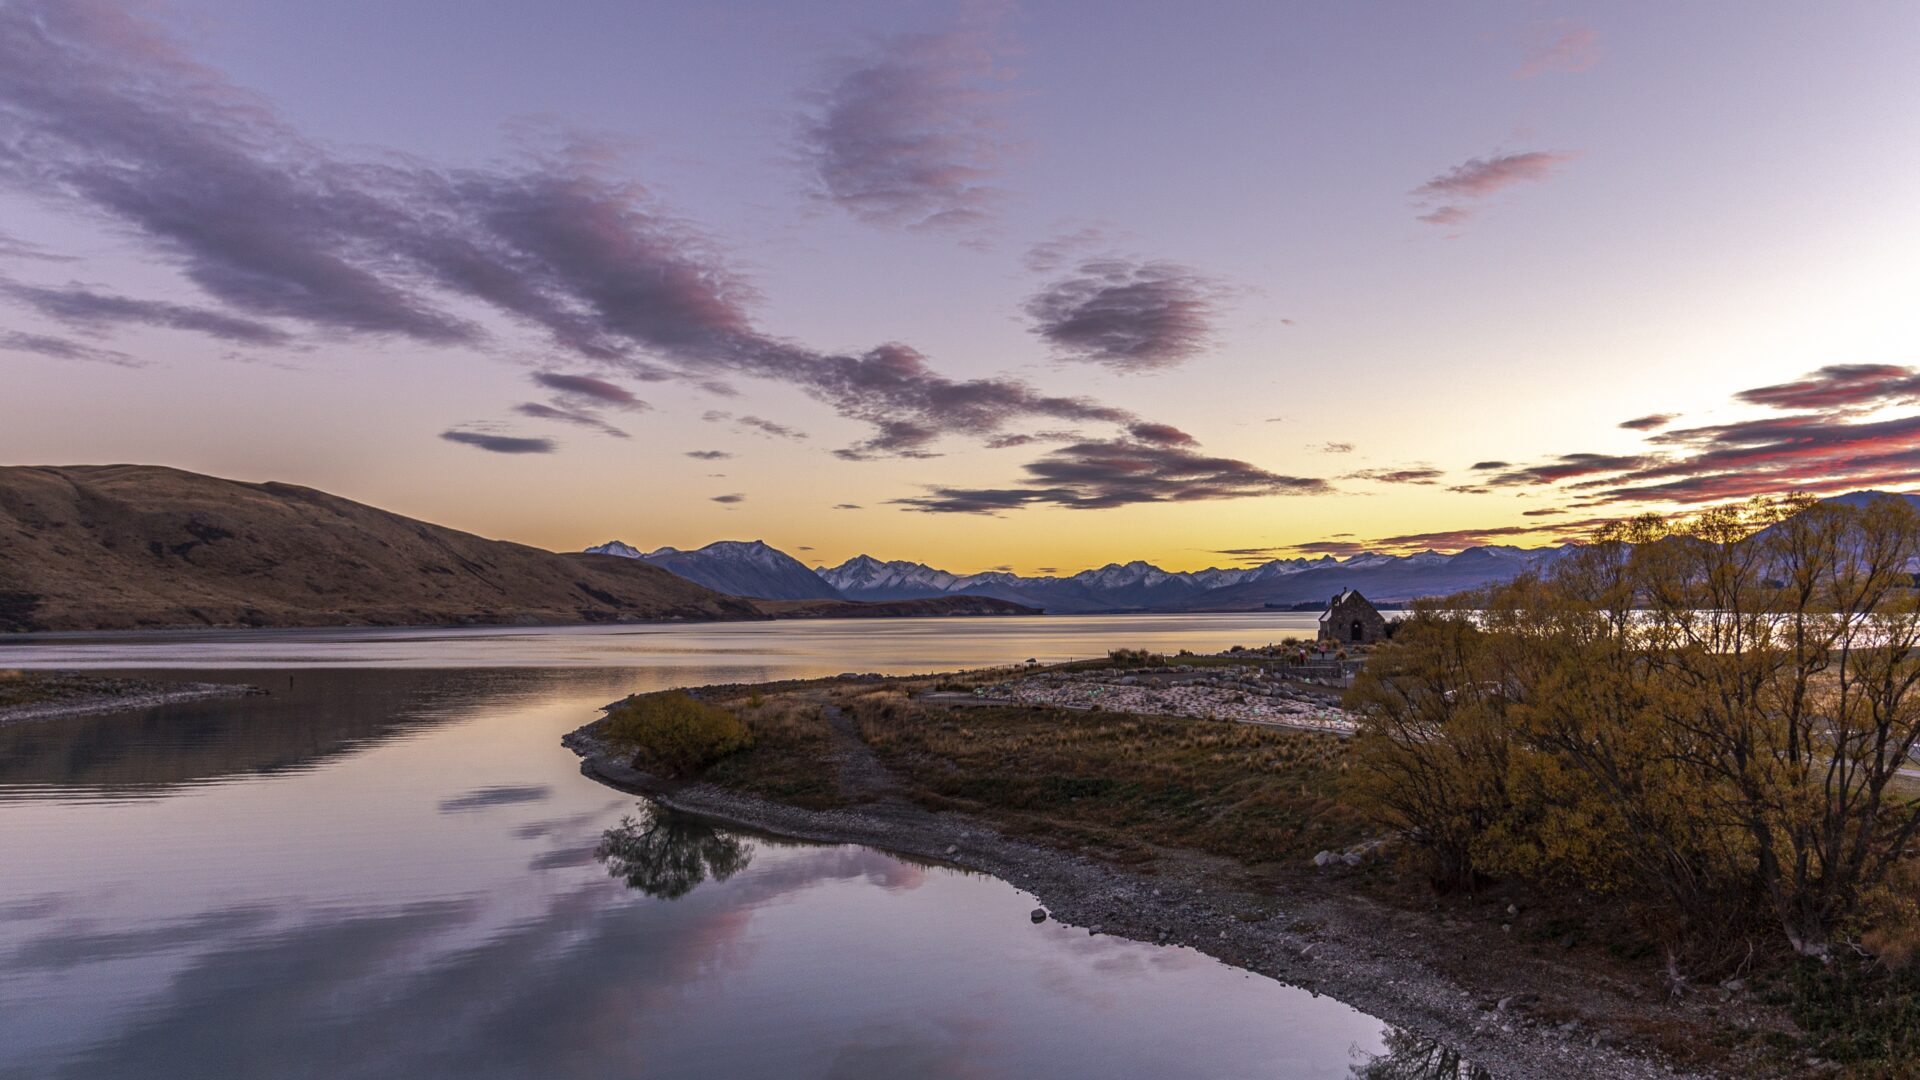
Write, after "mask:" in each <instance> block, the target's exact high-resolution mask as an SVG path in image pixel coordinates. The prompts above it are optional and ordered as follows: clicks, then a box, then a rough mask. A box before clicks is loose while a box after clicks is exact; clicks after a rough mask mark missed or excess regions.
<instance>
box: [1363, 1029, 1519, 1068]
mask: <svg viewBox="0 0 1920 1080" xmlns="http://www.w3.org/2000/svg"><path fill="white" fill-rule="evenodd" d="M1383 1041H1384V1042H1385V1043H1386V1049H1385V1050H1384V1051H1382V1052H1381V1053H1378V1054H1367V1053H1362V1055H1361V1056H1363V1057H1365V1058H1366V1059H1367V1060H1365V1061H1363V1062H1360V1063H1359V1064H1356V1065H1355V1066H1353V1076H1354V1080H1493V1074H1492V1073H1491V1072H1488V1071H1487V1070H1486V1069H1485V1068H1484V1067H1482V1066H1479V1065H1475V1064H1474V1063H1473V1062H1471V1061H1467V1060H1466V1059H1464V1058H1462V1057H1461V1056H1460V1052H1459V1051H1458V1050H1454V1049H1452V1048H1451V1047H1448V1046H1444V1045H1442V1044H1441V1043H1440V1042H1439V1041H1437V1040H1435V1039H1427V1038H1422V1037H1421V1036H1419V1035H1416V1034H1414V1033H1413V1032H1410V1031H1401V1030H1399V1029H1397V1028H1396V1029H1394V1030H1392V1031H1389V1032H1387V1033H1386V1035H1385V1036H1384V1037H1383Z"/></svg>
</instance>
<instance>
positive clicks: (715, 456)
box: [686, 450, 733, 461]
mask: <svg viewBox="0 0 1920 1080" xmlns="http://www.w3.org/2000/svg"><path fill="white" fill-rule="evenodd" d="M686 456H688V457H690V458H695V459H697V460H700V461H725V460H726V459H727V458H730V457H732V456H733V455H732V454H729V453H727V452H726V451H725V450H689V451H687V455H686Z"/></svg>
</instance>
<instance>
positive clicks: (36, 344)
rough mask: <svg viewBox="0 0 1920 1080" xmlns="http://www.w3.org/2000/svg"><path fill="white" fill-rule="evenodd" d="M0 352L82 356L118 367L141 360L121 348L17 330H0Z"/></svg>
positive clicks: (67, 357)
mask: <svg viewBox="0 0 1920 1080" xmlns="http://www.w3.org/2000/svg"><path fill="white" fill-rule="evenodd" d="M0 352H14V353H31V354H33V355H35V356H43V357H46V358H47V359H49V360H86V361H89V362H91V363H96V364H114V365H116V366H119V367H144V366H145V364H143V363H142V362H141V361H139V360H136V359H134V358H133V357H131V356H129V355H127V354H126V353H123V352H116V351H115V350H113V349H102V348H98V347H95V346H93V345H84V344H82V343H80V342H78V341H72V340H70V339H67V338H63V337H53V336H51V335H48V334H30V333H27V332H25V331H21V330H0Z"/></svg>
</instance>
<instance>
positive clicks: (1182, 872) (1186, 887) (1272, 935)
mask: <svg viewBox="0 0 1920 1080" xmlns="http://www.w3.org/2000/svg"><path fill="white" fill-rule="evenodd" d="M596 722H597V721H596ZM592 726H593V725H592V723H589V724H587V725H584V726H582V727H581V728H579V729H576V730H574V731H572V732H570V733H568V734H567V735H566V736H564V737H563V738H562V739H561V743H562V745H564V746H566V747H567V748H568V749H569V750H572V751H573V752H574V753H575V754H577V755H579V757H580V758H581V764H580V771H581V772H582V773H583V774H584V775H586V776H587V777H589V778H591V779H593V780H595V781H598V782H600V783H603V784H605V785H607V786H609V787H612V788H614V789H616V790H620V791H624V792H627V793H629V794H633V795H639V796H642V797H645V798H647V799H650V800H652V801H654V802H656V803H658V804H659V805H661V806H664V807H666V808H667V809H669V810H673V811H676V812H680V813H685V814H691V815H694V816H697V817H701V818H704V819H707V820H709V821H713V822H715V823H717V824H720V825H723V826H733V827H735V828H741V829H746V830H751V831H756V832H762V833H768V834H772V835H776V836H784V837H791V838H793V839H796V840H806V841H813V842H817V843H839V844H858V845H861V846H865V847H873V848H877V849H881V850H884V851H889V852H894V853H898V854H901V855H905V856H910V857H913V858H917V859H925V860H931V861H933V862H938V863H944V864H947V865H951V866H955V867H958V868H961V869H964V870H970V871H976V872H980V873H985V874H989V875H991V876H993V877H997V878H999V879H1001V880H1002V881H1005V882H1007V883H1009V884H1011V885H1013V886H1014V887H1016V888H1018V889H1021V890H1023V891H1025V892H1028V893H1030V894H1031V895H1033V896H1034V897H1035V898H1036V900H1037V901H1038V902H1039V903H1040V905H1041V906H1042V907H1043V908H1044V909H1045V910H1046V912H1047V914H1048V917H1049V918H1052V919H1054V920H1056V921H1059V922H1062V923H1064V924H1066V925H1069V926H1075V927H1083V928H1086V929H1087V930H1088V931H1089V932H1090V933H1103V934H1113V935H1117V936H1120V937H1125V938H1129V939H1132V940H1135V941H1139V942H1142V943H1146V944H1159V945H1184V946H1187V947H1189V948H1193V949H1195V950H1197V951H1199V952H1202V953H1205V954H1207V955H1209V956H1211V957H1213V958H1215V959H1217V960H1219V961H1221V962H1223V963H1226V964H1228V965H1230V966H1233V967H1238V968H1242V969H1244V970H1247V971H1251V972H1254V973H1256V974H1260V975H1265V976H1268V977H1270V978H1273V979H1276V980H1278V981H1280V982H1283V983H1287V984H1289V985H1292V986H1296V987H1299V988H1301V989H1304V990H1307V991H1309V992H1310V993H1314V994H1316V995H1318V994H1322V993H1324V994H1327V995H1329V996H1331V997H1333V998H1335V999H1336V1000H1338V1001H1340V1002H1342V1003H1345V1004H1347V1005H1350V1006H1352V1007H1354V1008H1356V1009H1359V1010H1360V1011H1362V1012H1365V1013H1367V1014H1369V1015H1371V1016H1373V1017H1375V1018H1377V1019H1379V1020H1381V1021H1382V1022H1384V1023H1387V1024H1391V1025H1393V1026H1395V1027H1398V1028H1402V1029H1405V1030H1407V1031H1410V1032H1412V1033H1414V1034H1416V1035H1418V1036H1420V1037H1422V1038H1427V1039H1433V1040H1435V1041H1437V1042H1439V1043H1440V1044H1442V1045H1445V1046H1447V1047H1450V1048H1452V1049H1454V1050H1456V1051H1458V1052H1459V1053H1460V1054H1461V1055H1462V1056H1463V1057H1464V1058H1465V1059H1467V1060H1469V1061H1471V1062H1472V1063H1473V1064H1475V1065H1477V1066H1484V1067H1486V1068H1487V1069H1490V1070H1491V1071H1492V1072H1493V1075H1494V1076H1496V1077H1500V1078H1502V1080H1519V1078H1525V1077H1537V1078H1540V1080H1575V1078H1584V1077H1592V1076H1606V1077H1610V1078H1618V1080H1641V1078H1649V1080H1650V1078H1667V1077H1674V1076H1684V1075H1698V1074H1685V1073H1680V1072H1677V1071H1676V1070H1675V1069H1674V1068H1672V1067H1671V1066H1669V1065H1668V1064H1666V1063H1664V1062H1662V1061H1659V1060H1657V1059H1655V1058H1654V1057H1652V1056H1650V1055H1647V1054H1643V1053H1641V1052H1638V1051H1636V1050H1631V1049H1622V1048H1620V1047H1617V1046H1614V1045H1611V1044H1610V1043H1609V1042H1608V1041H1607V1040H1605V1039H1604V1038H1603V1037H1602V1036H1600V1035H1598V1034H1597V1033H1595V1032H1594V1031H1592V1030H1591V1029H1589V1028H1587V1027H1585V1026H1584V1025H1579V1024H1575V1025H1574V1026H1571V1027H1569V1026H1566V1025H1564V1024H1553V1023H1550V1022H1544V1021H1538V1020H1536V1019H1535V1018H1532V1017H1529V1016H1528V1015H1527V1014H1526V1013H1525V1011H1524V1009H1512V1008H1509V1001H1510V999H1511V997H1512V995H1509V998H1508V999H1502V1000H1499V1001H1498V1002H1497V1003H1496V1002H1492V1001H1488V1000H1487V999H1486V994H1485V993H1484V991H1483V992H1481V993H1476V992H1474V991H1472V990H1469V989H1468V988H1465V987H1463V986H1461V985H1459V984H1458V983H1457V982H1456V981H1454V980H1453V979H1452V978H1450V977H1448V976H1447V975H1445V974H1443V973H1441V972H1439V971H1437V970H1435V969H1434V968H1433V967H1432V966H1431V965H1430V964H1428V963H1427V962H1425V961H1424V960H1422V958H1421V957H1420V956H1418V955H1416V953H1417V952H1418V951H1419V945H1420V944H1421V938H1420V934H1421V930H1422V928H1423V927H1424V930H1425V933H1426V934H1428V935H1440V936H1444V933H1445V932H1444V930H1443V929H1442V928H1440V927H1437V926H1433V925H1432V924H1431V922H1430V921H1425V920H1419V919H1418V917H1417V916H1409V915H1408V914H1407V913H1405V912H1397V911H1394V910H1392V909H1389V908H1386V907H1385V906H1383V905H1380V904H1377V903H1375V902H1373V901H1371V900H1368V899H1366V898H1363V897H1359V896H1354V895H1345V896H1340V895H1319V894H1316V893H1313V892H1309V891H1306V890H1299V889H1290V890H1287V891H1285V892H1282V893H1278V894H1275V895H1260V894H1255V893H1252V892H1249V891H1247V890H1245V889H1242V888H1237V887H1234V886H1232V885H1226V884H1221V883H1220V881H1221V880H1222V879H1224V878H1227V877H1228V876H1229V875H1228V874H1226V873H1224V872H1223V871H1224V870H1226V869H1227V864H1226V863H1225V861H1224V860H1212V859H1208V858H1207V857H1204V856H1198V855H1189V856H1186V857H1183V858H1181V859H1179V860H1175V862H1174V865H1173V866H1171V867H1170V868H1169V867H1162V869H1163V870H1170V872H1163V873H1158V874H1154V875H1147V874H1142V873H1137V872H1133V871H1129V870H1126V869H1124V868H1122V867H1119V866H1116V865H1114V864H1112V863H1109V862H1105V861H1101V860H1097V859H1093V858H1089V857H1087V856H1084V855H1080V854H1075V853H1072V852H1067V851H1061V850H1058V849H1056V848H1052V847H1047V846H1044V845H1041V844H1037V843H1033V842H1030V841H1026V840H1021V839H1016V838H1014V837H1010V836H1007V835H1005V834H1003V833H1002V832H1000V831H999V830H998V829H996V828H994V827H993V826H991V825H987V824H985V823H982V822H979V821H976V820H974V819H972V818H970V817H968V816H966V815H964V814H958V813H954V812H934V811H930V810H927V809H925V808H923V807H920V806H918V805H915V804H912V803H908V802H906V801H904V800H900V799H886V798H882V799H879V800H876V801H874V802H870V803H864V804H861V805H859V806H857V807H853V808H840V809H832V810H821V811H814V810H807V809H803V808H801V807H797V806H792V805H789V804H785V803H779V802H774V801H771V800H767V799H762V798H759V797H756V796H750V795H743V794H739V793H737V792H733V791H729V790H726V789H724V788H721V787H718V786H716V785H713V784H710V783H706V782H700V781H694V782H673V781H665V780H662V779H660V778H658V777H655V776H652V775H650V774H648V773H644V772H641V771H639V770H636V769H634V768H632V767H631V766H630V765H628V764H626V763H625V762H624V761H622V760H620V758H619V757H618V756H616V755H615V754H613V753H612V752H611V751H610V749H609V748H608V747H607V746H606V745H605V744H604V743H602V742H601V741H600V740H599V739H597V738H596V737H595V736H594V735H593V734H592V733H591V732H590V731H589V730H588V729H589V728H590V727H592ZM876 764H877V763H876ZM1389 936H1392V937H1394V938H1398V939H1400V940H1399V942H1396V945H1395V948H1394V949H1389V948H1387V947H1385V945H1384V942H1385V940H1386V939H1387V938H1388V937H1389ZM1403 942H1413V944H1411V945H1403V944H1401V943H1403ZM1396 949H1397V950H1398V951H1396Z"/></svg>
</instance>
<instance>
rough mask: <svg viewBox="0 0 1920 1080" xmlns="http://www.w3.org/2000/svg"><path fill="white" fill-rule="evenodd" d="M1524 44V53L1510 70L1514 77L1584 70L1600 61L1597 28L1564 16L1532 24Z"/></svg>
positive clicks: (1520, 77)
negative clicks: (1545, 22) (1551, 20)
mask: <svg viewBox="0 0 1920 1080" xmlns="http://www.w3.org/2000/svg"><path fill="white" fill-rule="evenodd" d="M1525 44H1526V55H1525V56H1524V57H1523V58H1522V60H1521V62H1520V67H1519V68H1518V69H1516V70H1515V71H1514V73H1513V77H1514V78H1516V79H1531V78H1534V77H1536V76H1539V75H1545V74H1547V73H1548V72H1551V71H1559V72H1569V73H1571V72H1580V71H1588V70H1591V69H1592V68H1593V65H1595V64H1597V63H1599V62H1600V32H1599V31H1598V30H1595V29H1594V28H1592V27H1590V26H1581V25H1579V24H1578V23H1573V22H1568V21H1567V20H1565V19H1561V20H1557V21H1555V22H1551V23H1547V24H1544V25H1541V26H1536V27H1533V28H1532V29H1531V30H1529V31H1528V32H1527V35H1526V42H1525Z"/></svg>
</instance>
